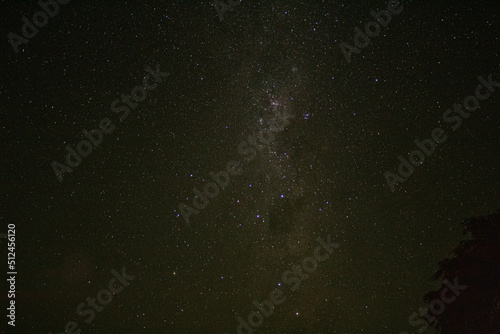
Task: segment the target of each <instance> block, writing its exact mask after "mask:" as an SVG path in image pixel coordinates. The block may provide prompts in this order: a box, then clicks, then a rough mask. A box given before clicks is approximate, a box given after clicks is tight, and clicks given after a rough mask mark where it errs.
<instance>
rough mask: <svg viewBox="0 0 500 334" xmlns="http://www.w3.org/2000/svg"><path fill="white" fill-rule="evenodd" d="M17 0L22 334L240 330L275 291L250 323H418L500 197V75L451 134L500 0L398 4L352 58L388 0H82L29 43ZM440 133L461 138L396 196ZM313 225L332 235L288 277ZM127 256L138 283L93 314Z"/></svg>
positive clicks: (13, 79) (6, 102) (264, 328)
mask: <svg viewBox="0 0 500 334" xmlns="http://www.w3.org/2000/svg"><path fill="white" fill-rule="evenodd" d="M62 2H64V1H62ZM231 2H232V3H233V5H229V3H231ZM220 3H223V6H221V5H220ZM0 6H1V8H2V9H1V11H0V13H1V14H0V15H2V26H1V36H2V42H1V53H0V57H1V65H0V66H1V69H2V80H1V85H0V100H1V105H2V113H1V117H2V119H1V123H0V125H1V129H0V130H1V131H0V135H1V140H0V148H1V152H2V156H3V159H2V161H1V162H0V165H1V173H0V179H1V186H0V189H1V191H0V196H1V201H0V205H1V206H0V221H1V222H2V230H1V231H0V232H1V233H2V235H3V234H6V233H7V225H8V224H12V223H14V224H15V225H16V263H17V271H18V275H17V281H16V290H17V293H16V306H17V318H16V319H17V320H16V328H15V329H13V328H9V329H8V330H9V331H10V332H12V333H54V334H55V333H59V332H64V328H65V326H66V324H67V323H68V322H70V321H72V322H75V323H77V324H78V329H79V330H81V333H152V334H153V333H221V334H222V333H237V326H238V317H242V318H243V319H245V321H247V322H248V315H249V314H250V313H251V312H252V311H255V310H257V308H256V306H255V305H254V304H253V302H254V301H255V300H257V301H259V302H260V301H263V300H267V299H270V298H271V297H270V294H271V292H272V291H275V289H278V290H279V291H281V292H282V293H283V296H285V298H286V299H285V300H284V301H283V302H282V303H281V304H279V305H276V306H275V309H274V311H273V313H272V314H271V315H269V316H268V317H264V318H263V321H262V324H260V325H259V326H257V328H255V329H254V332H255V333H349V334H351V333H352V334H354V333H400V332H402V331H407V332H409V333H413V331H415V327H412V326H411V325H410V324H409V322H408V317H409V316H410V314H412V313H413V312H415V311H416V310H418V309H419V307H423V306H425V304H424V302H423V299H422V298H423V296H424V295H425V293H427V292H428V291H429V290H431V289H434V288H436V284H437V283H436V282H432V281H429V278H430V277H431V276H432V274H433V273H434V272H435V271H436V269H437V268H438V266H437V263H438V262H439V261H440V260H442V259H444V258H445V257H448V256H450V252H451V250H452V249H453V248H454V247H456V246H457V245H458V243H459V242H460V240H462V238H463V236H462V225H461V222H462V221H463V220H465V219H467V218H469V217H476V216H480V215H487V214H490V213H492V212H494V211H496V210H498V209H499V208H500V192H499V189H500V178H499V171H498V163H499V161H500V159H499V156H498V153H499V146H500V131H499V130H500V114H499V113H498V110H500V109H499V101H500V87H498V84H497V86H494V85H493V86H492V88H491V89H492V90H489V92H490V96H489V97H488V98H487V99H485V100H484V101H481V102H480V106H479V108H477V110H475V111H473V112H471V113H470V117H468V118H466V119H465V118H464V119H463V120H462V124H461V126H460V127H458V128H456V129H455V130H453V129H452V126H453V125H454V122H451V123H450V122H447V121H445V120H444V118H443V114H444V113H445V112H446V111H447V110H448V109H450V108H453V105H454V104H457V103H462V101H463V99H464V98H465V97H467V96H469V95H473V94H474V91H475V89H476V87H477V86H478V84H480V83H481V82H480V81H479V80H478V77H479V76H482V77H483V78H485V79H486V80H487V79H488V76H489V75H491V76H492V78H493V81H494V82H498V81H500V67H499V65H500V61H499V48H498V47H499V46H500V43H499V42H500V39H499V36H500V34H499V32H500V29H499V15H498V13H499V12H498V9H499V7H498V3H497V1H492V0H485V1H480V2H473V1H452V0H438V1H409V0H407V1H401V2H400V3H399V7H398V8H400V10H401V11H400V12H399V13H398V14H393V15H392V17H391V21H390V22H388V23H387V25H386V27H380V33H379V34H377V36H374V37H371V38H370V43H369V44H368V45H367V46H365V47H362V48H359V49H358V52H353V53H352V54H351V55H350V56H349V57H346V55H345V54H344V52H343V51H342V48H341V45H342V43H346V44H349V45H350V46H351V47H355V33H356V30H355V29H356V27H359V28H360V29H361V30H362V31H365V25H366V24H367V23H369V22H370V21H373V20H374V18H373V16H372V15H371V14H370V12H371V11H374V12H378V11H380V10H385V9H387V8H388V7H387V1H359V2H358V1H356V2H355V1H352V2H342V1H335V0H323V1H320V0H318V1H313V0H309V1H306V0H301V1H298V0H297V1H294V0H290V1H288V0H282V1H258V2H257V1H247V0H242V1H241V2H236V1H226V0H221V2H216V3H211V2H209V1H203V2H201V1H188V0H185V1H181V0H179V1H175V0H174V1H156V0H152V1H147V2H142V1H127V0H124V1H106V2H103V1H100V2H98V1H70V2H68V3H67V4H60V5H59V11H58V13H56V14H53V17H50V18H49V19H48V22H47V23H46V25H45V26H43V27H40V28H39V29H38V30H39V31H38V33H37V34H36V35H35V36H33V37H32V38H31V39H29V42H27V43H22V44H20V45H17V46H16V47H13V45H12V44H11V43H10V42H9V38H8V37H7V36H8V35H9V34H10V33H14V34H17V35H22V32H21V30H22V26H23V24H24V22H23V20H22V18H23V17H24V16H25V17H27V18H28V19H29V20H31V22H32V17H33V14H35V13H36V12H37V11H39V10H40V6H39V5H38V4H37V2H36V1H23V2H19V1H14V0H5V1H3V2H2V4H1V5H0ZM217 6H219V7H217ZM216 8H217V9H216ZM221 12H222V14H221ZM358 44H359V43H358ZM15 48H17V51H18V52H16V51H15ZM347 58H349V61H348V59H347ZM148 69H149V70H148ZM159 73H160V74H159ZM145 82H146V83H149V85H150V86H149V87H150V88H149V89H144V88H141V87H143V85H144V87H146V84H144V83H145ZM136 87H139V88H137V89H136ZM495 87H497V88H495ZM141 92H142V93H141ZM481 92H483V93H484V92H487V90H486V88H485V87H483V90H482V91H481ZM144 93H146V94H144ZM141 94H142V95H141ZM130 95H132V96H133V98H134V99H132V98H131V97H130ZM115 101H116V103H115V104H114V108H113V107H112V105H113V103H114V102H115ZM124 115H125V116H124ZM103 122H104V123H103ZM435 128H441V129H442V130H444V133H445V134H446V135H447V140H446V141H445V142H444V143H441V144H438V145H437V146H436V148H435V152H434V153H433V154H432V155H430V156H426V158H425V161H423V163H422V164H420V165H418V166H416V167H415V168H414V172H413V173H412V175H411V176H409V177H408V178H407V179H406V180H405V181H404V182H402V183H401V182H400V183H397V184H396V185H395V191H391V188H390V186H389V184H388V181H387V180H386V178H385V177H384V173H386V172H387V171H389V172H391V173H397V170H398V165H399V163H400V161H399V160H398V157H399V156H400V155H401V156H404V157H406V158H408V155H409V154H410V152H412V151H414V150H415V149H418V147H417V146H416V144H415V143H414V141H415V140H421V141H422V140H424V139H428V138H432V131H433V129H435ZM93 129H100V130H98V131H96V132H93V133H94V134H96V133H102V138H101V139H99V140H98V139H96V138H97V137H98V135H95V136H97V137H95V136H94V137H93V138H94V140H95V141H100V142H99V144H98V145H97V146H92V151H91V152H88V150H89V149H88V147H86V148H85V147H83V148H82V147H81V148H82V149H83V150H87V152H88V153H86V156H84V157H80V158H81V161H80V163H79V164H77V165H76V166H74V167H71V166H69V163H68V162H67V157H66V156H67V154H68V151H67V147H68V146H69V147H70V149H72V150H78V149H77V147H78V144H79V143H80V142H81V141H82V140H86V139H88V137H86V136H85V135H84V133H83V132H84V130H85V131H87V132H90V131H91V130H93ZM103 129H104V130H103ZM73 159H75V158H73ZM73 161H74V160H73ZM54 162H57V163H58V164H59V165H58V166H63V165H64V166H66V167H65V168H66V170H65V171H64V173H62V174H61V175H60V176H61V177H60V178H59V177H58V176H57V172H56V171H55V170H54ZM70 162H71V161H70ZM228 165H229V167H228ZM70 167H71V168H70ZM61 168H63V167H61ZM70 169H71V171H69V170H70ZM229 171H231V172H232V173H231V174H230V173H229ZM213 175H216V177H219V179H218V180H219V185H218V186H216V188H217V191H216V190H214V187H213V184H214V183H213V181H214V177H213ZM217 175H218V176H217ZM226 181H227V182H226ZM210 184H211V185H212V186H211V185H210ZM221 184H223V185H224V187H223V188H222V186H221ZM207 187H208V188H207ZM210 187H212V188H210ZM204 189H209V190H207V191H205V193H204V194H202V195H199V194H200V193H202V192H203V191H204ZM210 189H211V190H210ZM198 191H199V193H198V194H197V192H198ZM207 192H208V193H209V195H210V196H208V197H207V195H205V194H206V193H207ZM203 197H205V198H203ZM195 202H196V203H197V204H196V205H195V204H194V203H195ZM318 238H320V239H321V240H324V242H325V243H326V240H327V238H331V242H332V243H335V247H334V249H333V250H332V249H330V250H331V253H329V252H328V254H329V257H328V259H326V260H324V261H321V262H318V263H317V268H316V267H315V268H314V270H313V271H312V272H311V273H309V274H308V276H307V278H304V279H303V280H302V281H301V284H300V286H299V287H297V288H296V289H294V290H292V288H291V287H292V285H293V284H289V282H288V283H287V282H286V281H287V279H286V277H288V278H290V277H291V275H288V276H287V275H286V274H285V273H286V272H287V271H288V272H289V271H292V269H291V268H293V266H295V265H301V264H302V263H303V261H304V259H306V258H308V257H311V256H313V254H314V252H315V249H317V246H318V245H321V243H319V242H318ZM0 245H1V246H2V251H1V253H2V254H5V255H2V256H3V258H4V259H6V257H7V250H6V248H7V243H6V240H3V239H2V238H0ZM322 249H323V250H322V252H323V253H325V252H327V248H325V247H323V248H322ZM325 254H326V253H325ZM2 261H4V260H2ZM3 268H4V269H5V270H4V271H5V272H7V269H6V265H5V266H3ZM122 268H125V272H126V273H127V274H128V275H132V276H133V277H134V279H133V280H130V283H129V285H127V286H124V288H123V290H122V291H121V292H119V293H116V294H113V296H112V300H111V301H110V302H109V304H106V305H105V306H103V310H101V311H100V312H99V311H98V312H95V318H94V319H92V321H85V320H89V319H90V318H89V317H88V316H81V315H78V314H77V312H76V309H77V306H78V305H79V304H80V303H82V302H85V300H86V299H87V298H88V297H94V298H95V297H96V295H97V294H98V292H99V291H101V290H102V289H103V288H106V287H107V286H108V282H109V281H110V279H112V278H113V277H114V276H113V274H112V270H115V271H116V272H122ZM295 277H298V276H295ZM3 281H4V283H2V284H4V285H5V284H6V282H5V280H3ZM288 281H289V280H288ZM4 285H2V291H3V290H4ZM117 286H118V285H117ZM5 287H7V286H6V285H5ZM0 300H2V305H4V306H6V305H7V303H8V300H7V297H6V294H5V293H2V296H1V297H0ZM4 306H2V308H3V309H4V310H5V308H4ZM3 317H4V318H5V316H4V315H3ZM4 322H5V321H4ZM4 324H5V323H2V326H3V325H4ZM5 325H6V324H5ZM10 332H9V333H10ZM243 332H245V331H244V330H243ZM427 332H428V333H433V332H432V330H428V331H427ZM74 333H76V331H75V332H74ZM245 333H246V332H245Z"/></svg>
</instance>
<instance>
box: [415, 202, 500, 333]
mask: <svg viewBox="0 0 500 334" xmlns="http://www.w3.org/2000/svg"><path fill="white" fill-rule="evenodd" d="M462 224H463V225H464V235H466V236H468V237H469V238H467V240H464V241H461V242H460V245H459V246H458V247H457V248H455V249H454V250H453V254H454V257H453V258H451V259H445V260H443V261H441V262H439V269H438V270H437V272H436V273H435V274H434V275H433V276H432V277H431V280H443V281H444V282H445V283H443V284H442V285H441V287H440V288H439V289H438V290H436V291H431V292H429V293H427V294H426V295H425V297H424V301H425V302H426V303H428V304H429V309H428V311H427V313H426V314H424V316H423V317H422V319H426V321H427V322H429V325H430V326H431V327H433V328H435V329H436V331H437V332H439V333H442V334H493V333H495V334H496V333H500V211H498V212H496V213H494V214H492V215H489V216H485V217H477V218H469V219H467V220H465V221H464V222H463V223H462ZM457 284H458V288H457V287H456V285H457ZM465 286H466V287H465ZM426 327H427V326H426ZM421 330H422V332H423V330H424V328H421Z"/></svg>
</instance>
